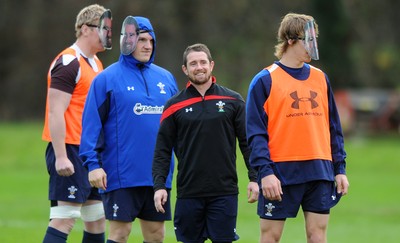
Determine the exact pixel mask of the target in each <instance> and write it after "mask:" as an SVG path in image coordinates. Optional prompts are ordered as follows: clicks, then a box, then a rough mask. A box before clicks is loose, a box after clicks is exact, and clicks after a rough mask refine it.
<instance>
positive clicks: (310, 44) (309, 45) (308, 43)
mask: <svg viewBox="0 0 400 243" xmlns="http://www.w3.org/2000/svg"><path fill="white" fill-rule="evenodd" d="M304 36H305V37H304V39H303V43H304V47H305V48H306V50H307V53H308V55H310V57H311V59H313V60H319V53H318V45H317V37H316V35H315V29H314V21H313V20H310V21H308V22H307V23H306V26H305V27H304Z"/></svg>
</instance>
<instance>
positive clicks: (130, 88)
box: [126, 86, 135, 91]
mask: <svg viewBox="0 0 400 243" xmlns="http://www.w3.org/2000/svg"><path fill="white" fill-rule="evenodd" d="M126 88H127V89H128V91H132V90H135V87H133V86H127V87H126Z"/></svg>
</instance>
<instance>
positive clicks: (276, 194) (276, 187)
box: [261, 174, 283, 201]
mask: <svg viewBox="0 0 400 243" xmlns="http://www.w3.org/2000/svg"><path fill="white" fill-rule="evenodd" d="M261 189H262V192H263V196H264V197H265V198H267V199H269V200H273V201H282V195H283V191H282V187H281V182H280V181H279V179H278V178H277V177H276V176H275V175H273V174H272V175H268V176H266V177H264V178H262V179H261Z"/></svg>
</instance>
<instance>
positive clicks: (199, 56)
mask: <svg viewBox="0 0 400 243" xmlns="http://www.w3.org/2000/svg"><path fill="white" fill-rule="evenodd" d="M213 67H214V61H213V60H212V57H211V54H210V51H209V49H208V48H207V46H205V45H204V44H194V45H192V46H189V47H187V48H186V50H185V52H184V54H183V66H182V70H183V72H184V73H185V74H186V75H187V77H188V78H189V82H188V84H187V86H186V88H185V89H183V90H182V91H181V92H180V93H178V94H177V95H175V96H174V97H172V98H171V99H170V100H169V101H168V102H167V103H166V105H165V108H164V111H163V114H162V117H161V124H160V129H159V132H158V137H157V144H156V148H155V154H154V160H153V180H154V191H155V194H154V203H155V207H156V209H157V211H159V212H164V208H163V204H164V202H166V200H167V197H168V194H167V191H166V190H165V189H166V187H165V180H166V177H167V175H168V172H169V169H170V167H169V166H170V161H171V156H172V151H174V152H175V155H176V157H177V159H178V175H177V201H176V205H175V216H174V226H175V234H176V237H177V240H178V241H182V242H204V241H205V240H207V238H209V239H211V240H212V241H213V242H232V241H234V240H237V239H238V238H239V237H238V235H237V234H236V229H235V228H236V218H237V211H238V193H239V190H238V178H237V171H236V139H237V140H238V141H239V147H240V150H241V152H242V154H243V158H244V161H245V163H246V166H247V169H248V177H249V180H250V182H249V184H248V187H247V196H248V202H250V203H253V202H255V201H257V197H258V193H259V188H258V185H257V183H256V181H257V173H256V171H255V170H254V169H252V168H251V167H250V166H249V155H250V149H249V148H248V146H247V142H246V132H245V131H246V129H245V102H244V100H243V98H242V97H241V96H240V94H238V93H237V92H234V91H232V90H230V89H228V88H225V87H222V86H220V85H218V84H217V83H216V78H215V77H214V76H212V70H213Z"/></svg>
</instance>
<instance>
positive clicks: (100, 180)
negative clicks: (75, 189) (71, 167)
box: [89, 168, 107, 190]
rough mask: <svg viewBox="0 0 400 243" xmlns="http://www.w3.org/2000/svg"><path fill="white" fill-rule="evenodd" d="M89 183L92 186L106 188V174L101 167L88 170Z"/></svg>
mask: <svg viewBox="0 0 400 243" xmlns="http://www.w3.org/2000/svg"><path fill="white" fill-rule="evenodd" d="M89 183H90V185H91V186H92V187H96V188H100V189H103V190H106V189H107V174H106V172H105V171H104V170H103V169H102V168H99V169H95V170H92V171H90V172H89Z"/></svg>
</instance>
